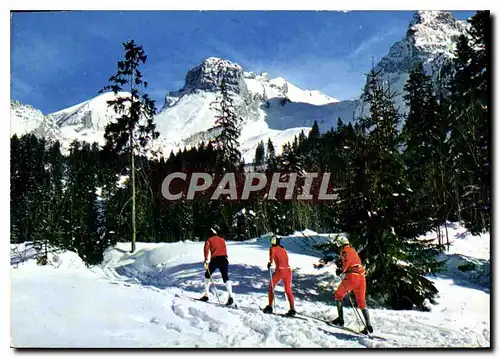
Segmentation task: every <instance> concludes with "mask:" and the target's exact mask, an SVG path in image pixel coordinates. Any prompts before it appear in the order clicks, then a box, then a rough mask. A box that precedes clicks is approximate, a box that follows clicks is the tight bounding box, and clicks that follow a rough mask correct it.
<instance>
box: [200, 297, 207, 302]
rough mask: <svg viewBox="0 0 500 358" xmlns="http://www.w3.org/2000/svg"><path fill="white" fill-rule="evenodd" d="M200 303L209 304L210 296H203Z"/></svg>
mask: <svg viewBox="0 0 500 358" xmlns="http://www.w3.org/2000/svg"><path fill="white" fill-rule="evenodd" d="M200 301H203V302H207V301H208V296H203V297H202V298H200Z"/></svg>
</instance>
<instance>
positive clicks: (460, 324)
mask: <svg viewBox="0 0 500 358" xmlns="http://www.w3.org/2000/svg"><path fill="white" fill-rule="evenodd" d="M304 234H305V235H302V234H301V233H296V234H295V235H292V236H290V237H287V238H285V239H283V241H282V242H283V245H284V246H285V247H286V248H287V249H288V250H289V255H290V263H291V266H292V269H293V272H294V279H293V280H294V281H293V291H294V294H295V298H296V310H297V311H298V312H302V313H306V314H308V315H311V316H318V317H325V318H330V319H333V318H335V317H336V310H335V309H334V307H333V306H332V304H331V296H332V287H331V286H329V285H328V282H331V281H332V279H333V276H334V274H333V271H334V269H335V268H334V267H328V268H324V269H321V270H316V269H314V268H313V263H316V262H317V260H318V257H319V254H318V253H315V251H314V250H313V249H312V248H311V245H310V243H312V242H314V243H317V242H320V241H322V240H324V239H325V237H326V236H325V235H315V234H314V233H312V232H310V231H308V232H305V233H304ZM449 234H450V241H451V242H452V243H451V247H450V250H449V252H447V253H446V255H449V257H451V258H454V260H450V261H451V264H450V268H451V269H450V271H449V272H446V273H443V274H442V275H440V276H439V277H437V278H433V280H434V282H435V283H436V286H437V288H438V289H439V292H440V297H439V298H438V300H437V301H438V304H437V305H433V306H432V309H431V311H430V312H420V311H393V310H386V309H371V316H372V321H373V322H372V323H373V326H374V328H375V333H376V334H377V335H379V336H383V337H385V338H387V341H377V340H374V339H369V338H365V337H360V336H357V335H354V334H351V333H350V332H347V331H344V330H341V329H337V328H333V327H330V326H327V325H326V324H323V323H321V322H318V321H314V320H300V319H296V318H285V317H279V316H275V315H265V314H263V313H261V312H260V311H259V310H258V307H259V306H260V307H264V306H265V304H266V302H267V292H266V290H267V284H268V281H269V274H268V271H267V269H266V263H267V250H268V245H269V244H268V241H267V240H266V239H264V238H259V239H253V240H250V241H247V242H229V243H228V253H229V260H230V278H231V280H232V281H233V290H234V293H235V301H236V303H237V304H238V306H239V307H240V309H228V308H225V307H220V306H218V305H216V304H215V302H216V301H217V298H216V296H215V294H213V293H212V295H211V302H212V303H208V304H207V303H203V302H199V301H194V300H191V299H189V297H194V298H198V297H200V296H201V293H202V291H203V273H204V269H203V265H202V260H203V243H200V242H177V243H170V244H152V243H139V244H138V249H137V251H136V252H135V253H134V254H130V253H129V252H128V250H129V248H130V245H129V244H124V243H120V244H118V245H117V246H116V247H115V248H111V249H109V250H108V251H107V252H106V254H105V259H104V261H103V263H102V264H101V265H99V266H95V267H92V268H87V267H85V265H84V264H83V263H82V261H81V260H80V259H79V257H78V256H77V255H76V254H75V253H72V252H62V253H59V254H56V256H54V255H52V256H51V261H52V263H53V264H52V265H48V266H44V267H42V266H37V265H36V263H35V261H34V260H33V259H30V257H31V255H32V252H25V246H24V245H18V246H14V245H11V248H12V249H15V250H12V253H11V343H12V346H14V347H101V348H103V347H163V348H171V347H179V348H187V347H199V348H209V347H235V348H256V347H259V348H266V347H267V348H271V347H283V348H284V347H288V348H290V347H291V348H294V347H300V348H306V347H315V348H339V347H342V348H363V347H368V348H375V347H377V348H389V347H489V346H490V287H489V280H487V281H486V282H484V281H482V280H478V279H477V277H475V276H474V275H472V274H470V275H461V276H459V274H458V273H463V272H462V271H460V270H457V269H456V267H457V266H459V265H460V263H459V262H462V263H463V262H466V261H467V260H475V261H474V262H475V263H476V269H477V270H480V269H484V267H485V265H487V267H488V268H489V260H490V258H489V243H490V240H489V235H482V237H477V236H472V235H470V234H468V233H466V232H465V230H464V229H463V228H461V227H460V226H457V225H455V226H453V227H450V228H449ZM429 235H433V234H429ZM20 253H21V254H22V255H20ZM20 256H25V258H27V259H26V260H24V259H23V260H20ZM214 278H215V280H216V282H217V289H218V293H219V294H220V296H221V300H222V301H224V302H225V301H226V299H227V293H226V291H225V288H224V286H223V285H222V282H221V278H220V274H219V273H218V272H217V273H215V274H214ZM325 282H326V283H325ZM276 293H277V298H276V310H277V311H278V312H286V311H287V310H288V305H287V302H286V299H285V296H284V291H283V286H282V284H279V286H278V287H277V290H276ZM344 315H345V319H346V325H347V326H348V327H350V328H353V329H356V330H359V328H360V327H359V325H358V324H357V322H356V318H355V315H354V312H353V311H352V309H346V310H345V312H344Z"/></svg>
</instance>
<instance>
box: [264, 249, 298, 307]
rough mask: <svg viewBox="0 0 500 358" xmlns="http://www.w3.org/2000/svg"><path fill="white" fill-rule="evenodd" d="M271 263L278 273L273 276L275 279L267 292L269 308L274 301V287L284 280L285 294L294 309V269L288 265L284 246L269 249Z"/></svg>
mask: <svg viewBox="0 0 500 358" xmlns="http://www.w3.org/2000/svg"><path fill="white" fill-rule="evenodd" d="M269 262H270V263H271V264H272V263H273V262H274V264H275V265H276V271H275V272H274V274H273V278H272V280H271V283H270V285H269V289H268V291H267V293H268V297H269V306H272V304H273V300H274V294H273V289H274V287H275V286H276V285H277V284H278V283H279V282H280V281H281V280H283V285H284V286H285V294H286V297H287V298H288V302H289V303H290V308H291V309H293V308H294V307H295V306H294V297H293V293H292V269H291V268H290V266H289V265H288V254H287V253H286V250H285V248H284V247H283V246H271V248H270V249H269Z"/></svg>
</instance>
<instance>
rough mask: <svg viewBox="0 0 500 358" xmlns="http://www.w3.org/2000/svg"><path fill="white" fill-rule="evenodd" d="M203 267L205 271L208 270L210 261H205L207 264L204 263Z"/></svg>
mask: <svg viewBox="0 0 500 358" xmlns="http://www.w3.org/2000/svg"><path fill="white" fill-rule="evenodd" d="M203 266H205V269H206V270H208V260H205V262H204V263H203Z"/></svg>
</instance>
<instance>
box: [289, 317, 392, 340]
mask: <svg viewBox="0 0 500 358" xmlns="http://www.w3.org/2000/svg"><path fill="white" fill-rule="evenodd" d="M297 314H298V315H300V316H302V317H307V318H309V319H312V320H315V321H318V322H323V323H325V324H326V325H327V326H330V327H333V328H338V329H342V330H344V331H347V332H350V333H353V334H355V335H357V336H359V337H364V338H371V339H376V340H380V341H387V339H386V338H384V337H380V336H377V335H374V334H371V333H369V334H365V333H362V332H359V331H356V330H354V329H352V328H349V327H345V326H339V325H337V324H334V323H332V322H330V321H327V320H325V319H322V318H318V317H314V316H309V315H306V314H303V313H297Z"/></svg>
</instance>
